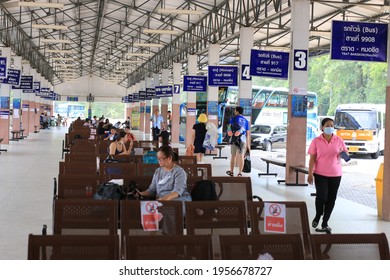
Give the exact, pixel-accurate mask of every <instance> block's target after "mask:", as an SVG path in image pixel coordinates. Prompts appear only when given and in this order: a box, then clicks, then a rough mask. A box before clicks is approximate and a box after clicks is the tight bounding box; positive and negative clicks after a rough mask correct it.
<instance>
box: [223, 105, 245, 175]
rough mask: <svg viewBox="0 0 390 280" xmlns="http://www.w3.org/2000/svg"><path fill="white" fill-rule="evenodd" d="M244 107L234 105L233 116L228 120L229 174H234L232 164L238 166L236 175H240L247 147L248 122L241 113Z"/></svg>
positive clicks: (227, 172)
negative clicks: (229, 137) (230, 139)
mask: <svg viewBox="0 0 390 280" xmlns="http://www.w3.org/2000/svg"><path fill="white" fill-rule="evenodd" d="M243 112H244V108H242V107H236V109H235V110H234V117H232V118H231V119H230V121H229V125H228V129H227V134H228V135H229V136H231V137H232V142H231V143H230V145H231V146H230V151H231V159H230V170H229V171H226V174H228V175H229V176H232V177H233V176H234V166H236V163H237V166H238V175H237V176H238V177H241V176H242V174H241V172H242V168H243V165H244V154H245V151H246V149H247V145H246V136H247V132H248V131H249V122H248V120H247V119H246V118H245V117H244V116H243V115H242V113H243Z"/></svg>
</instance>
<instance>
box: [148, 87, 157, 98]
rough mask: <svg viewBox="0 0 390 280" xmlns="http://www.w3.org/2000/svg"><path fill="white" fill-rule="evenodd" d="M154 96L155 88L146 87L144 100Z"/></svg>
mask: <svg viewBox="0 0 390 280" xmlns="http://www.w3.org/2000/svg"><path fill="white" fill-rule="evenodd" d="M154 97H156V90H155V89H154V88H146V100H152V99H153V98H154Z"/></svg>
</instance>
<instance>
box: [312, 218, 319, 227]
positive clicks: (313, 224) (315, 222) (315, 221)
mask: <svg viewBox="0 0 390 280" xmlns="http://www.w3.org/2000/svg"><path fill="white" fill-rule="evenodd" d="M318 221H319V219H318V220H316V219H315V218H314V220H313V221H312V222H311V226H312V227H313V228H317V227H318Z"/></svg>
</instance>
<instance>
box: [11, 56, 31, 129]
mask: <svg viewBox="0 0 390 280" xmlns="http://www.w3.org/2000/svg"><path fill="white" fill-rule="evenodd" d="M12 59H13V65H14V67H13V69H17V70H21V73H20V75H23V74H24V73H23V71H22V57H21V56H14V57H12ZM12 96H13V97H12V99H13V100H12V104H13V105H16V106H17V107H18V106H19V110H18V109H16V110H15V108H13V113H12V116H10V117H11V119H12V121H11V122H12V130H21V129H24V130H25V131H24V135H27V134H28V131H27V129H26V127H25V125H23V124H22V122H23V119H22V116H23V112H21V110H20V106H21V107H22V108H23V104H24V103H26V102H28V100H27V101H24V99H27V98H26V96H23V95H22V90H21V89H12ZM25 115H26V114H25ZM25 118H26V120H27V123H28V114H27V117H25Z"/></svg>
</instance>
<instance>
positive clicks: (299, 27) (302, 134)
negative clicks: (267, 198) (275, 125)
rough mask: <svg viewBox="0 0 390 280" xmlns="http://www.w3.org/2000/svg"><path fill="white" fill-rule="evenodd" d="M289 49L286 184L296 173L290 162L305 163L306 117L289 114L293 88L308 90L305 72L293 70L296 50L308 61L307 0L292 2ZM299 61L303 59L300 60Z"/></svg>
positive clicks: (302, 175) (302, 179)
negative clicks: (303, 54) (304, 54)
mask: <svg viewBox="0 0 390 280" xmlns="http://www.w3.org/2000/svg"><path fill="white" fill-rule="evenodd" d="M291 4H292V8H291V34H292V35H291V36H292V38H291V46H292V48H291V53H290V68H289V72H290V75H289V78H290V85H289V87H290V89H289V91H290V93H289V98H288V112H289V113H288V114H287V117H288V124H287V135H288V137H287V149H286V150H287V155H286V177H285V180H286V184H289V183H294V182H295V180H296V174H295V172H294V170H292V169H291V168H290V166H293V165H305V164H306V125H307V120H306V117H303V118H302V117H300V118H293V117H291V113H290V112H291V110H292V98H293V95H292V92H293V89H299V92H303V93H304V92H306V93H307V82H308V72H307V67H306V70H304V69H299V70H294V52H295V50H300V51H303V52H305V51H306V64H307V63H308V53H309V52H308V48H309V23H310V2H309V1H306V0H295V1H293V2H291ZM300 61H301V63H302V59H301V60H300ZM299 183H305V176H304V174H302V173H301V174H300V176H299Z"/></svg>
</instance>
